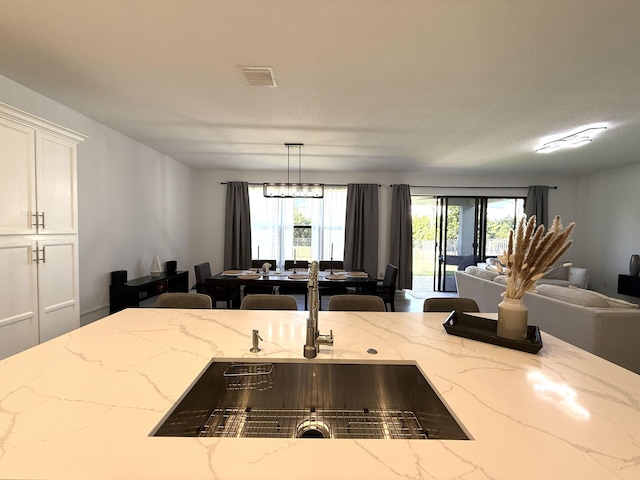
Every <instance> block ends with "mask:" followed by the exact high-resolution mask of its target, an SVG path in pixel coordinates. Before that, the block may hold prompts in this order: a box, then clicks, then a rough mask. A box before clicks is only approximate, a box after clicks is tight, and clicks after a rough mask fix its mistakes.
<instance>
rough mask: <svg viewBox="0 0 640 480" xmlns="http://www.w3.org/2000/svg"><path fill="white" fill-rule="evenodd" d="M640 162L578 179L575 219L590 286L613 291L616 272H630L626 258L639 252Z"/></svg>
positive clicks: (614, 294) (614, 290) (629, 298)
mask: <svg viewBox="0 0 640 480" xmlns="http://www.w3.org/2000/svg"><path fill="white" fill-rule="evenodd" d="M639 185H640V164H639V165H632V166H629V167H624V168H617V169H612V170H606V171H603V172H601V173H597V174H593V175H588V176H584V177H582V178H581V179H580V191H579V197H578V201H579V203H580V209H579V218H578V220H577V221H578V222H579V224H580V225H581V226H582V228H581V234H582V235H581V238H580V240H581V243H584V245H585V247H584V248H585V252H586V254H587V255H588V256H589V258H588V259H585V261H586V263H588V265H589V267H590V268H591V272H590V282H589V284H590V288H592V289H594V290H598V291H600V292H603V293H606V294H608V295H613V296H617V297H621V298H626V299H627V300H629V301H632V302H636V303H637V302H638V299H637V298H634V297H624V296H622V295H618V294H617V293H616V291H617V286H618V274H621V273H622V274H627V275H628V274H629V258H630V257H631V255H632V254H634V253H640V188H639Z"/></svg>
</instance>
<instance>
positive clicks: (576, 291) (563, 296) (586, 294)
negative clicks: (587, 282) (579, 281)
mask: <svg viewBox="0 0 640 480" xmlns="http://www.w3.org/2000/svg"><path fill="white" fill-rule="evenodd" d="M536 293H537V294H539V295H544V296H546V297H551V298H555V299H556V300H560V301H563V302H566V303H571V304H573V305H580V306H582V307H598V308H609V304H608V303H607V302H606V300H605V299H604V298H602V297H601V296H600V295H597V294H594V292H592V291H591V290H584V289H583V288H577V287H573V288H569V287H559V286H557V285H538V286H536Z"/></svg>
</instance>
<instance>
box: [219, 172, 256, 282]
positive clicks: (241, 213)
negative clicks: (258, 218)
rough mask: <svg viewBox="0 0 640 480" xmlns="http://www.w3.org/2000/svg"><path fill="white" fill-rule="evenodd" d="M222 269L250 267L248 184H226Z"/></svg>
mask: <svg viewBox="0 0 640 480" xmlns="http://www.w3.org/2000/svg"><path fill="white" fill-rule="evenodd" d="M224 232H225V238H224V268H225V270H227V269H230V268H246V267H250V266H251V214H250V211H249V184H248V183H247V182H228V183H227V201H226V206H225V216H224Z"/></svg>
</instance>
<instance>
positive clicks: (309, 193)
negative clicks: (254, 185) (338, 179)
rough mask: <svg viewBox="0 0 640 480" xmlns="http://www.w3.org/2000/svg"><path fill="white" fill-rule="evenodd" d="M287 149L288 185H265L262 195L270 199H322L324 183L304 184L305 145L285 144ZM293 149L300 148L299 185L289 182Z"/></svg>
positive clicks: (263, 185)
mask: <svg viewBox="0 0 640 480" xmlns="http://www.w3.org/2000/svg"><path fill="white" fill-rule="evenodd" d="M284 145H285V147H287V183H263V184H262V193H263V195H264V196H265V197H270V198H322V197H324V184H323V183H302V182H301V178H300V177H301V162H302V147H303V146H304V144H303V143H285V144H284ZM291 147H297V148H298V183H291V182H290V181H289V175H290V169H289V165H290V164H289V155H290V151H291Z"/></svg>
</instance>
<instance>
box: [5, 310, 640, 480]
mask: <svg viewBox="0 0 640 480" xmlns="http://www.w3.org/2000/svg"><path fill="white" fill-rule="evenodd" d="M306 317H307V313H306V312H295V311H294V312H274V311H247V310H171V309H146V308H141V309H128V310H124V311H122V312H119V313H117V314H114V315H111V316H109V317H106V318H104V319H102V320H99V321H97V322H95V323H93V324H90V325H88V326H86V327H83V328H80V329H78V330H75V331H73V332H71V333H68V334H66V335H63V336H61V337H58V338H55V339H53V340H51V341H49V342H46V343H44V344H42V345H39V346H37V347H34V348H32V349H29V350H27V351H24V352H22V353H19V354H17V355H14V356H12V357H9V358H7V359H4V360H2V361H0V478H2V479H6V478H11V479H27V478H28V479H45V478H46V479H88V478H91V479H223V480H227V479H261V480H264V479H269V478H273V479H300V478H305V479H329V478H330V479H360V478H362V479H423V478H428V479H452V478H460V479H465V480H469V479H509V480H514V479H518V480H522V479H540V478H550V479H580V480H584V479H598V480H603V479H638V478H640V376H638V375H636V374H634V373H632V372H630V371H627V370H624V369H622V368H620V367H618V366H616V365H614V364H612V363H609V362H607V361H605V360H602V359H600V358H598V357H596V356H594V355H592V354H590V353H587V352H584V351H582V350H580V349H578V348H575V347H573V346H571V345H569V344H567V343H565V342H562V341H560V340H558V339H556V338H554V337H552V336H550V335H546V334H545V333H544V332H543V333H542V339H543V342H544V347H543V348H542V350H541V351H540V352H539V353H538V354H529V353H524V352H519V351H515V350H510V349H506V348H501V347H497V346H493V345H489V344H485V343H481V342H476V341H473V340H467V339H463V338H460V337H456V336H451V335H448V334H447V333H446V332H445V331H444V328H443V327H442V323H443V321H444V319H445V317H446V315H445V314H438V313H372V312H361V313H360V312H320V317H319V327H320V331H321V333H328V331H329V329H333V333H334V335H335V345H334V346H333V347H321V353H320V355H319V356H318V359H317V360H320V361H327V360H328V361H348V360H357V361H363V360H364V361H372V362H382V363H384V362H388V361H402V360H408V361H415V362H416V363H417V364H418V366H419V367H420V369H421V370H422V372H423V373H424V374H425V375H426V376H427V378H428V379H429V381H430V382H431V384H432V385H433V386H434V387H435V389H436V391H437V392H438V393H439V394H440V396H441V398H442V399H443V401H444V402H445V403H446V404H447V406H448V407H449V409H450V410H451V411H452V412H453V413H454V415H455V416H456V418H457V419H458V421H459V423H461V425H462V426H463V428H464V429H465V431H466V432H467V433H468V434H469V436H470V437H471V440H464V441H463V440H330V439H325V440H310V439H255V438H250V439H242V438H237V439H236V438H170V437H152V436H150V435H149V434H150V432H152V431H153V430H154V428H155V427H156V426H157V425H158V423H159V422H160V421H161V420H162V419H163V417H164V416H165V415H166V413H167V412H168V411H169V410H170V409H171V407H172V406H173V405H174V403H175V402H176V401H177V400H178V399H179V398H180V397H181V395H182V394H183V392H184V391H185V390H186V389H187V388H188V387H189V385H190V384H191V383H192V382H193V380H194V379H195V378H196V377H197V376H198V374H199V373H200V372H201V371H202V370H203V369H204V368H205V366H206V365H207V364H208V363H209V361H210V360H211V359H212V358H219V359H224V358H233V359H239V358H246V359H249V360H250V359H298V360H300V361H311V362H313V361H317V360H305V359H304V358H303V356H302V348H303V344H304V339H305V327H306ZM253 329H258V330H259V331H260V336H261V337H262V338H263V339H264V341H263V342H260V347H261V348H262V351H261V352H259V353H258V354H253V353H250V352H249V348H250V347H251V331H252V330H253ZM369 348H375V349H376V350H377V351H378V353H377V354H376V355H371V354H369V353H367V349H369Z"/></svg>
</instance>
